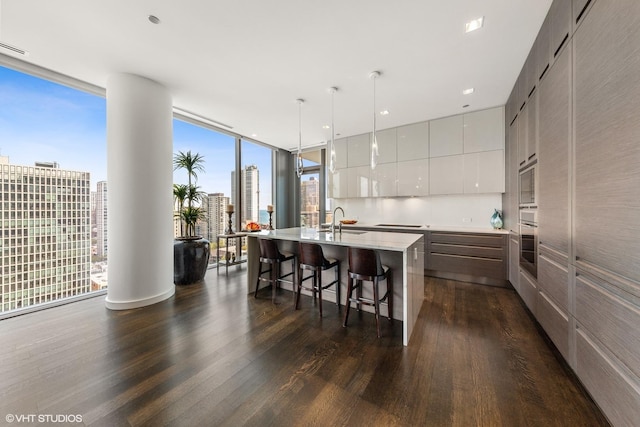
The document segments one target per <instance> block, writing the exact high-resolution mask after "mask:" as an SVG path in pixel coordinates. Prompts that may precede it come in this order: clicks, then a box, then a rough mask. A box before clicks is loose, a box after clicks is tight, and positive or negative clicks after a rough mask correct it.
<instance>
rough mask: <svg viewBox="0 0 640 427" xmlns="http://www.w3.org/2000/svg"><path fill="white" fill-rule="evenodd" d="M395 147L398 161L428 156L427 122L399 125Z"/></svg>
mask: <svg viewBox="0 0 640 427" xmlns="http://www.w3.org/2000/svg"><path fill="white" fill-rule="evenodd" d="M397 147H398V148H397V150H398V156H397V159H398V162H404V161H407V160H416V159H427V158H429V122H421V123H415V124H412V125H406V126H400V127H399V128H398V131H397Z"/></svg>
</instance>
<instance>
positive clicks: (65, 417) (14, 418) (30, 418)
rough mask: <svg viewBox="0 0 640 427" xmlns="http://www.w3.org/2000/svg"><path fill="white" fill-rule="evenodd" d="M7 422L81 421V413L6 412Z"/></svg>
mask: <svg viewBox="0 0 640 427" xmlns="http://www.w3.org/2000/svg"><path fill="white" fill-rule="evenodd" d="M4 419H5V421H6V422H8V423H81V422H82V415H74V414H7V415H6V416H5V417H4Z"/></svg>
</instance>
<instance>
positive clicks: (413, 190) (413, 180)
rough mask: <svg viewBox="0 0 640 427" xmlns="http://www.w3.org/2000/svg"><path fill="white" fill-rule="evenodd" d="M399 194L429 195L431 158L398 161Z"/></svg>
mask: <svg viewBox="0 0 640 427" xmlns="http://www.w3.org/2000/svg"><path fill="white" fill-rule="evenodd" d="M397 176H398V196H428V195H429V159H419V160H409V161H406V162H398V174H397Z"/></svg>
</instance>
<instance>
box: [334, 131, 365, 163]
mask: <svg viewBox="0 0 640 427" xmlns="http://www.w3.org/2000/svg"><path fill="white" fill-rule="evenodd" d="M370 138H371V134H369V133H365V134H362V135H356V136H350V137H349V138H347V166H348V167H350V168H352V167H354V166H367V165H369V164H370V163H371V151H370V148H369V144H370ZM336 154H337V153H336Z"/></svg>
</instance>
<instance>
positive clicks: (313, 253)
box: [295, 242, 340, 317]
mask: <svg viewBox="0 0 640 427" xmlns="http://www.w3.org/2000/svg"><path fill="white" fill-rule="evenodd" d="M298 248H299V250H298V252H299V256H300V262H299V263H298V290H297V293H296V305H295V309H296V310H297V309H298V305H299V304H300V291H301V290H302V289H306V290H307V291H311V292H313V299H314V300H315V299H316V292H317V293H318V298H319V299H318V308H319V309H320V317H322V291H323V290H324V289H327V288H329V287H331V286H334V285H335V293H336V304H337V305H338V308H339V307H340V261H338V260H337V259H333V258H329V259H327V258H325V257H324V254H323V252H322V247H321V246H320V245H318V244H317V243H303V242H300V243H299V245H298ZM334 267H335V280H334V281H333V282H331V283H329V284H327V285H324V286H323V285H322V272H323V271H324V270H328V269H330V268H334ZM303 270H311V271H312V272H313V274H312V275H311V276H308V277H304V278H303ZM308 279H313V282H312V284H311V287H304V286H302V283H303V282H304V281H305V280H308Z"/></svg>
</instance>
